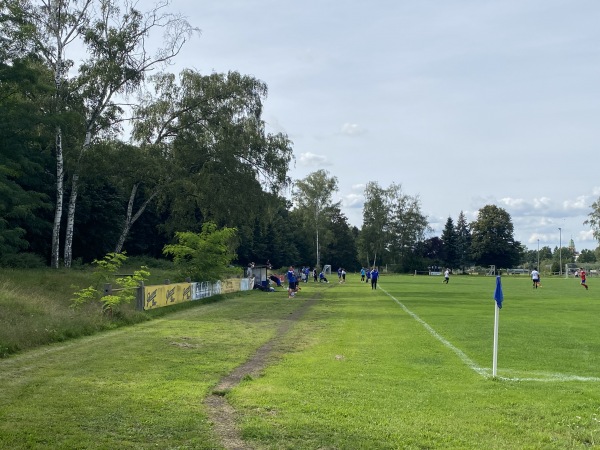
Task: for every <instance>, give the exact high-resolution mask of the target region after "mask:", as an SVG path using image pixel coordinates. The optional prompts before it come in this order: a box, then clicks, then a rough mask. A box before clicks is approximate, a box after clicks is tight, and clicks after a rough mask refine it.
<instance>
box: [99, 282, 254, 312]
mask: <svg viewBox="0 0 600 450" xmlns="http://www.w3.org/2000/svg"><path fill="white" fill-rule="evenodd" d="M253 288H254V279H248V278H242V279H240V278H230V279H228V280H224V281H216V282H214V283H213V282H210V281H202V282H191V281H186V282H185V283H171V282H169V280H166V281H165V284H159V285H150V286H146V285H144V284H143V283H142V284H141V285H140V286H139V287H138V288H135V289H137V292H136V305H135V306H136V309H138V310H149V309H155V308H162V307H164V306H170V305H175V304H177V303H183V302H189V301H194V300H201V299H203V298H207V297H212V296H213V295H218V294H228V293H231V292H238V291H248V290H252V289H253ZM119 290H121V289H119V288H116V289H113V288H112V285H110V284H106V285H105V286H104V295H110V294H111V293H112V292H113V291H119Z"/></svg>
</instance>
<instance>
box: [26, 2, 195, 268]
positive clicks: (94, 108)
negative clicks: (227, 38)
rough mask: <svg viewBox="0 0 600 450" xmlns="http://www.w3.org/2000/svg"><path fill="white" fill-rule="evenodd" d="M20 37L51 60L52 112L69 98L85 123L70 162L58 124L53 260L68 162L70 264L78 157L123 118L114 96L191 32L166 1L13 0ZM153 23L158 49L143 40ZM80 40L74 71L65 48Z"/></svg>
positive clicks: (136, 82) (174, 52)
mask: <svg viewBox="0 0 600 450" xmlns="http://www.w3.org/2000/svg"><path fill="white" fill-rule="evenodd" d="M16 3H17V4H18V9H19V10H20V11H22V13H23V14H22V15H21V16H19V18H20V20H21V23H22V25H23V26H22V27H21V28H20V30H33V32H31V33H29V34H27V33H25V32H23V33H21V34H20V36H21V37H23V39H24V43H25V44H26V43H27V40H29V41H31V42H33V43H34V46H33V47H34V48H35V49H36V51H37V52H38V54H40V55H41V56H42V57H43V58H44V59H45V61H46V63H47V64H48V65H49V66H50V67H52V70H53V72H54V79H55V89H56V94H55V100H56V101H55V113H57V114H60V113H62V112H63V111H64V110H65V108H66V105H67V101H68V99H69V98H71V97H77V98H78V99H79V102H80V104H81V105H82V109H81V110H82V123H83V129H82V132H81V135H80V136H78V142H77V144H76V146H75V147H74V148H73V153H72V157H71V161H65V159H64V156H65V153H64V151H63V150H64V149H63V129H62V128H61V127H60V126H57V128H56V159H57V172H56V173H57V189H56V191H57V201H56V213H55V221H54V232H53V251H52V265H53V266H54V267H57V266H58V239H59V234H60V224H61V216H62V203H63V196H64V188H63V182H64V177H65V165H66V164H67V163H68V165H69V168H70V171H71V186H70V199H69V206H68V212H67V225H66V232H65V245H64V254H63V258H64V264H65V266H66V267H70V265H71V261H72V257H73V255H72V242H73V233H74V223H75V208H76V204H77V196H78V194H79V182H80V175H81V169H82V167H83V166H82V160H83V158H84V156H85V154H86V153H87V152H88V151H89V149H90V148H91V145H92V143H93V141H94V140H95V139H96V138H98V137H99V136H101V135H103V134H114V133H116V132H117V131H118V124H119V123H120V121H121V120H122V115H123V112H124V111H123V109H122V107H121V105H119V104H118V100H117V97H118V96H119V95H122V94H129V93H131V92H132V91H133V90H135V89H136V88H137V87H138V86H139V85H140V84H141V83H142V82H143V80H144V77H145V75H146V73H147V72H148V71H149V70H151V69H152V68H154V67H157V66H160V65H162V64H165V63H168V62H169V61H170V60H171V59H172V58H173V57H175V56H176V55H177V54H178V53H179V51H180V49H181V47H182V45H183V44H184V42H185V41H186V40H187V39H188V38H189V36H190V35H191V34H192V33H193V32H194V31H195V29H194V28H192V27H191V26H190V25H189V24H188V23H187V22H186V21H185V20H184V19H183V18H182V17H181V16H179V15H176V14H172V13H168V12H165V10H166V8H167V7H168V3H167V2H163V3H160V4H158V5H156V6H155V7H154V8H152V9H151V10H149V11H147V12H140V11H139V10H137V9H136V8H135V5H131V4H129V3H127V2H126V3H124V4H123V6H122V7H121V5H120V3H119V2H118V0H38V1H36V0H33V1H31V2H28V1H27V0H16ZM157 29H162V30H164V37H163V41H162V42H163V46H162V48H160V49H159V50H158V51H157V52H156V53H155V54H150V53H149V51H148V49H147V48H146V40H147V38H148V37H149V36H150V34H151V33H153V32H154V31H155V30H157ZM75 40H78V42H79V43H80V44H81V46H82V51H83V52H84V54H85V56H84V57H83V58H81V59H82V60H83V62H82V63H81V65H80V66H79V67H77V68H76V69H78V74H77V75H76V76H72V75H70V73H72V72H71V71H69V68H70V67H71V66H72V65H73V62H72V61H70V60H69V59H68V56H67V48H68V47H69V44H71V43H72V42H73V41H75Z"/></svg>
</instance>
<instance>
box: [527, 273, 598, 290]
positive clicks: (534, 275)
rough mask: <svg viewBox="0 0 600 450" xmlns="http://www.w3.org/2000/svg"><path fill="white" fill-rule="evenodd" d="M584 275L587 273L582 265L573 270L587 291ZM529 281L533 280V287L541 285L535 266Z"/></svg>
mask: <svg viewBox="0 0 600 450" xmlns="http://www.w3.org/2000/svg"><path fill="white" fill-rule="evenodd" d="M586 275H587V274H586V272H585V269H584V268H583V267H580V268H579V270H578V271H577V272H575V276H576V277H579V279H580V280H581V285H582V286H583V287H584V288H585V290H586V291H587V290H588V285H587V280H586ZM531 281H533V289H537V288H538V287H542V283H541V278H540V273H539V272H538V270H537V267H535V268H534V269H533V270H532V271H531Z"/></svg>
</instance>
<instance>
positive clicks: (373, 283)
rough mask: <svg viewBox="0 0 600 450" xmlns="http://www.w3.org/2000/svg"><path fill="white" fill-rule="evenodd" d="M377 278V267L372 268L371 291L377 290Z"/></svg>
mask: <svg viewBox="0 0 600 450" xmlns="http://www.w3.org/2000/svg"><path fill="white" fill-rule="evenodd" d="M378 278H379V271H378V270H377V267H373V270H371V289H377V279H378Z"/></svg>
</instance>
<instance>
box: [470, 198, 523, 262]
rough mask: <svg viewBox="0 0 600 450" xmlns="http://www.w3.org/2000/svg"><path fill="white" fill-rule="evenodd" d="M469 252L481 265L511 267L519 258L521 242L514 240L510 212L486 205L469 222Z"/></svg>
mask: <svg viewBox="0 0 600 450" xmlns="http://www.w3.org/2000/svg"><path fill="white" fill-rule="evenodd" d="M471 231H472V234H471V236H472V242H471V254H472V256H473V259H474V260H475V262H476V263H477V264H479V265H481V266H490V265H495V266H496V267H498V268H500V267H513V266H514V265H518V264H519V262H520V259H521V255H520V248H521V244H520V242H518V241H515V239H514V236H513V233H514V227H513V224H512V221H511V218H510V214H508V212H506V211H505V210H504V209H502V208H499V207H497V206H495V205H486V206H484V207H483V208H481V209H480V210H479V212H478V214H477V220H475V221H474V222H473V223H472V224H471Z"/></svg>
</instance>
